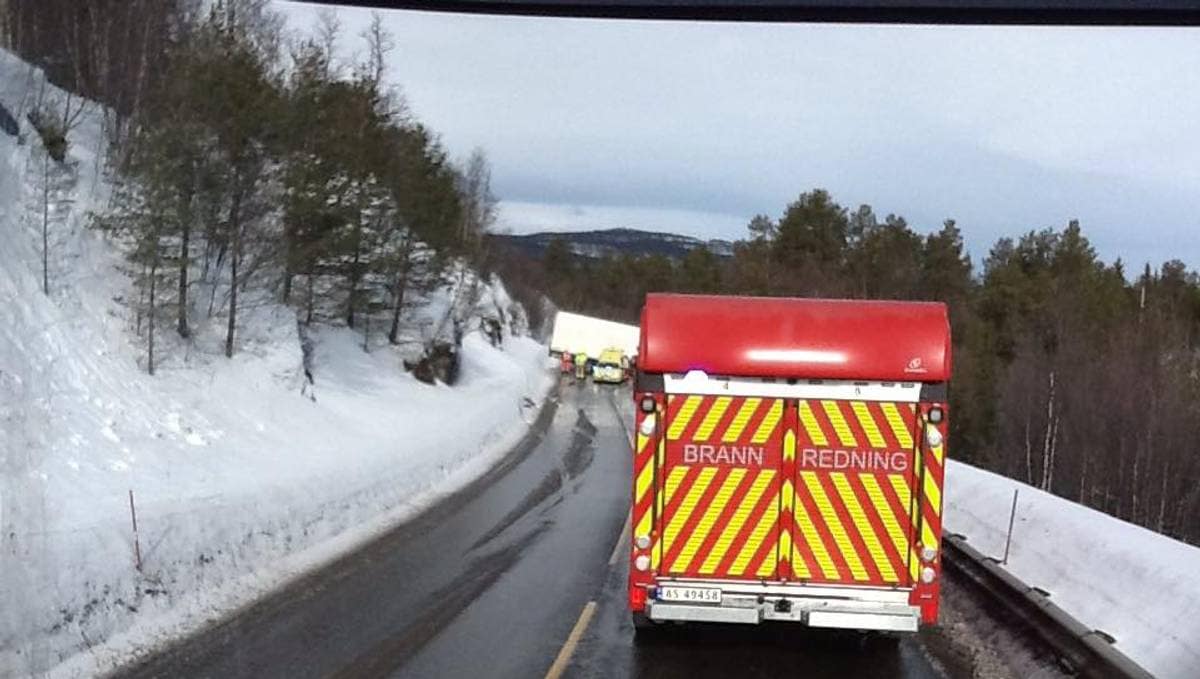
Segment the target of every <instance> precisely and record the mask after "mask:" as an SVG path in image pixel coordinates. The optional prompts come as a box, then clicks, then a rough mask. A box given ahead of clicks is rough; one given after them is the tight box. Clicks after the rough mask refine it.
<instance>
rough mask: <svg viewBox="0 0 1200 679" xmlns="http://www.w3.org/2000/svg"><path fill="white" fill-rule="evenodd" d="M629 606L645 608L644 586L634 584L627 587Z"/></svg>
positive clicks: (636, 609) (638, 608) (639, 609)
mask: <svg viewBox="0 0 1200 679" xmlns="http://www.w3.org/2000/svg"><path fill="white" fill-rule="evenodd" d="M629 608H631V609H633V610H635V611H641V610H644V609H645V608H646V588H645V587H638V586H636V585H634V586H631V587H630V588H629Z"/></svg>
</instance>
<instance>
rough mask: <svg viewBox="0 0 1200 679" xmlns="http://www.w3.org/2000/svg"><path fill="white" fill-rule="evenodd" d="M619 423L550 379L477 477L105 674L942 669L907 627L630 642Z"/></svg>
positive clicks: (933, 673) (610, 399)
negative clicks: (530, 420) (523, 424)
mask: <svg viewBox="0 0 1200 679" xmlns="http://www.w3.org/2000/svg"><path fill="white" fill-rule="evenodd" d="M631 417H632V404H631V402H630V400H629V398H628V393H627V392H626V391H624V390H623V389H617V388H609V387H597V386H596V385H593V384H591V383H587V384H585V385H575V384H573V383H571V382H564V383H563V384H562V385H561V388H560V389H559V392H558V396H557V397H556V398H555V399H554V400H552V401H551V403H549V404H548V405H547V407H546V408H545V409H544V410H543V413H542V416H541V417H540V418H539V420H538V422H537V423H536V424H535V426H534V427H533V429H532V430H531V434H530V436H529V437H527V438H526V440H525V441H524V442H523V443H522V444H521V445H520V446H518V447H517V448H516V449H515V450H514V451H513V452H512V453H511V454H510V455H509V456H508V457H506V458H505V460H504V461H503V462H502V463H501V464H500V465H499V466H498V467H497V468H496V469H494V470H493V471H492V472H490V473H489V474H487V475H486V476H485V477H484V478H481V479H479V480H478V481H477V482H475V483H473V484H471V485H470V486H469V487H468V488H466V489H464V490H463V491H462V492H460V493H457V494H455V495H454V496H452V497H450V498H447V499H446V500H444V501H443V502H441V503H440V504H438V505H437V506H435V507H433V508H432V509H430V510H429V511H428V512H426V513H425V514H423V515H422V516H421V517H419V518H417V519H415V520H414V521H412V522H409V523H407V524H405V525H403V526H400V527H399V528H397V529H396V530H394V531H393V532H391V533H389V534H388V535H386V536H384V537H382V538H380V539H379V540H378V541H376V542H374V543H372V544H371V545H369V546H367V547H366V548H364V549H362V550H360V551H358V552H356V553H354V554H350V555H348V556H346V557H344V558H343V559H341V560H339V561H337V562H336V563H334V564H332V565H331V566H330V567H328V568H326V569H324V570H322V571H320V572H317V573H314V574H312V575H310V576H308V577H306V578H303V579H301V580H300V581H298V582H296V583H294V584H292V585H291V586H289V587H287V588H286V589H284V590H282V591H280V592H278V593H276V594H274V595H272V596H269V597H267V598H266V599H264V600H263V601H261V602H259V603H258V604H256V605H254V606H252V607H250V608H249V609H247V610H246V611H244V612H243V613H242V614H240V615H239V616H237V617H235V618H232V619H229V620H227V621H225V622H223V623H221V624H219V625H216V626H214V627H212V628H210V629H208V630H206V631H205V632H203V633H201V634H199V635H197V636H195V637H193V638H190V639H188V640H185V641H183V642H181V643H178V644H176V645H174V646H172V647H170V648H168V649H166V650H165V651H163V652H162V653H159V654H158V655H156V656H153V657H151V658H149V659H148V660H146V661H145V662H143V663H142V664H141V665H139V666H137V667H135V668H132V669H130V670H127V671H125V672H123V673H122V674H121V675H120V676H122V677H184V676H186V677H222V678H226V677H288V678H303V677H388V676H391V677H520V678H526V677H543V676H546V673H547V671H548V670H549V669H550V668H551V666H552V665H554V664H555V663H556V662H557V663H558V665H559V666H560V667H561V668H563V669H565V670H566V671H565V676H579V677H682V676H687V677H725V676H729V677H733V676H737V677H767V676H771V677H777V676H804V677H811V678H814V679H819V678H821V677H839V678H842V677H863V678H869V677H888V678H897V677H903V678H908V677H939V676H941V674H940V673H939V672H938V671H937V670H935V669H934V668H933V666H932V665H931V664H930V662H929V660H928V659H927V655H926V653H925V651H924V650H923V648H922V646H921V637H914V638H908V639H904V640H901V641H896V640H890V639H881V638H876V637H864V636H861V635H857V634H830V633H824V632H823V633H817V632H813V631H808V630H804V629H801V628H796V627H792V626H782V625H781V626H768V627H762V628H741V627H732V628H731V627H707V628H693V627H684V628H678V629H671V630H668V633H666V634H663V635H660V636H659V637H657V638H656V639H655V640H654V642H653V643H650V644H637V645H635V644H634V640H633V628H632V626H631V624H630V622H629V619H628V613H627V612H626V608H625V602H624V597H625V582H624V581H625V577H626V568H627V564H626V559H624V558H623V556H624V554H623V553H620V554H619V555H618V554H617V553H616V552H614V547H615V546H616V545H617V542H618V539H627V538H623V537H622V532H623V528H624V527H625V519H626V516H627V513H628V495H629V483H630V481H629V479H630V473H631V472H630V464H631V455H630V454H629V444H628V439H627V433H626V432H627V428H628V426H629V422H630V420H631ZM614 557H616V558H614ZM585 611H586V612H585ZM573 630H574V634H572V632H573ZM569 637H573V639H572V641H574V642H577V643H568V639H569Z"/></svg>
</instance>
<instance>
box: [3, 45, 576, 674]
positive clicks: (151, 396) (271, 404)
mask: <svg viewBox="0 0 1200 679" xmlns="http://www.w3.org/2000/svg"><path fill="white" fill-rule="evenodd" d="M40 79H41V74H40V73H38V72H36V71H35V70H31V69H30V68H29V67H28V66H27V65H25V64H23V63H21V62H20V61H18V60H16V59H15V58H13V57H12V56H11V55H9V54H7V53H5V52H3V51H0V102H3V103H4V105H5V106H6V107H7V108H9V110H12V111H13V112H14V113H16V114H17V116H18V117H20V113H19V111H20V110H21V108H22V105H21V102H22V100H23V97H24V96H25V93H26V92H29V91H32V90H31V88H36V87H37V86H38V83H39V82H40ZM48 89H49V91H50V93H51V96H54V95H55V94H56V93H57V90H54V89H53V88H48ZM26 108H27V106H26ZM21 136H22V137H23V138H24V143H21V142H20V141H19V140H18V138H15V137H12V136H9V135H7V134H0V602H2V603H0V677H7V676H14V675H26V674H33V673H42V672H46V671H50V672H51V674H53V675H58V676H90V675H93V674H95V673H97V672H98V671H102V670H105V669H109V668H111V667H112V666H113V664H114V663H115V662H118V661H120V660H121V659H123V658H127V657H128V654H129V653H130V652H133V651H136V650H138V649H144V648H145V647H146V646H148V645H149V644H151V643H153V642H155V641H157V640H159V639H161V638H163V637H165V636H168V635H171V634H177V633H179V632H181V631H184V630H187V629H190V628H194V627H196V626H197V625H200V624H202V623H203V622H205V621H207V620H209V619H211V618H213V617H216V616H218V615H220V614H222V613H225V612H228V611H229V610H231V609H232V608H234V607H236V606H238V605H241V604H243V603H245V602H246V601H247V600H248V599H249V598H251V597H253V596H255V595H256V594H260V593H261V592H263V591H264V590H265V589H267V588H270V587H272V586H275V585H278V584H279V583H280V582H281V580H283V579H284V578H288V577H291V576H293V575H295V574H296V573H297V572H299V571H301V570H303V569H305V568H308V567H311V566H313V565H316V564H319V563H321V562H322V561H323V560H325V559H328V558H331V557H332V556H333V555H335V554H336V553H337V552H339V551H342V550H344V549H346V548H348V547H350V546H352V545H354V544H356V543H358V542H361V541H362V540H364V539H366V538H367V537H369V536H370V535H372V534H374V533H375V532H377V531H379V530H382V529H383V528H384V527H386V526H387V525H388V524H389V522H395V521H397V520H400V519H402V518H404V517H405V516H408V515H411V514H412V513H414V512H416V511H418V510H419V509H420V508H422V507H424V506H427V505H428V503H430V502H432V501H433V500H435V499H436V498H437V497H438V496H440V495H441V494H444V493H445V492H448V490H449V489H452V488H454V487H458V486H460V485H461V484H464V483H466V482H467V481H468V480H469V479H471V478H474V477H475V476H477V475H478V474H480V473H482V472H483V471H484V470H485V469H486V468H487V467H488V466H489V464H490V463H491V462H493V461H494V460H495V458H496V457H497V456H499V455H501V454H502V453H503V452H504V451H505V450H506V449H507V448H508V447H509V446H511V445H512V444H513V443H514V442H515V441H516V439H517V438H519V436H520V435H522V434H523V433H524V431H525V430H526V429H527V424H528V423H530V422H532V421H533V418H534V417H535V415H536V410H537V407H538V405H539V404H540V401H541V400H542V397H543V396H544V394H545V393H546V391H547V390H548V389H549V386H550V384H551V383H552V376H551V373H550V372H549V371H548V370H547V362H548V358H547V356H546V349H545V347H544V346H542V345H540V344H537V343H536V342H534V341H533V340H531V339H529V338H527V337H523V336H519V335H514V334H511V333H506V334H505V338H504V342H503V344H502V346H501V347H498V348H497V347H493V346H492V345H491V344H489V343H488V342H487V341H486V340H485V339H484V338H483V336H482V335H481V334H479V333H478V332H468V333H467V335H466V336H465V338H464V345H463V349H462V361H463V363H462V369H461V373H460V376H461V377H460V382H459V383H458V384H456V385H455V386H454V387H453V388H451V387H447V386H444V385H434V386H431V385H426V384H422V383H420V382H418V381H416V380H415V379H413V378H412V377H411V376H410V375H408V374H407V373H405V372H404V371H403V369H402V365H401V358H403V352H398V351H396V350H393V349H391V348H389V347H386V346H383V347H377V348H374V349H373V350H372V351H371V353H365V352H364V351H363V349H362V346H361V344H362V335H361V334H358V333H355V332H353V331H350V330H347V329H344V328H323V329H316V330H314V331H313V333H312V336H311V337H310V338H309V339H310V340H311V341H312V344H313V348H314V351H313V357H312V358H313V362H312V373H313V378H314V385H313V387H312V388H309V387H308V386H307V385H306V383H305V382H306V380H305V377H304V374H303V368H302V351H301V348H300V340H299V337H298V330H297V326H296V322H295V316H294V314H292V312H291V311H289V310H288V309H286V308H283V307H280V306H278V305H261V306H258V307H255V308H247V309H246V312H245V315H244V316H243V315H241V314H239V326H240V330H239V332H240V335H239V347H240V350H239V353H238V354H237V355H235V357H234V358H233V359H231V360H227V359H225V358H224V357H223V356H220V353H219V346H220V340H221V325H222V324H223V321H221V320H220V319H212V320H209V321H208V322H204V321H201V322H198V323H197V326H196V329H195V330H196V335H195V337H194V340H193V342H192V343H191V344H187V345H184V344H178V343H177V344H174V345H171V344H169V343H167V340H169V335H170V333H169V332H164V333H163V338H164V347H165V348H164V355H166V356H168V358H167V359H166V360H164V361H163V363H162V364H161V365H160V370H159V371H158V374H157V375H156V376H155V377H149V376H147V375H146V374H145V373H144V371H143V370H142V369H141V368H140V367H139V364H138V361H139V360H140V359H141V357H142V356H143V353H144V349H143V348H142V347H141V346H140V345H139V344H138V343H137V342H136V340H135V338H134V337H133V334H132V331H131V327H132V323H131V322H130V319H129V318H128V313H129V312H128V310H127V308H126V307H125V306H124V305H123V304H121V303H120V302H119V301H118V300H119V299H120V298H122V297H123V296H125V295H128V292H129V283H128V280H127V278H126V277H125V276H124V275H123V274H122V273H120V271H119V270H118V268H117V267H118V265H119V263H120V257H119V253H117V252H115V251H114V248H113V247H112V246H111V245H110V244H109V243H108V242H106V241H105V240H104V238H103V237H101V236H100V235H98V234H97V233H94V232H92V231H90V230H89V229H88V228H87V213H88V211H89V210H95V209H102V208H103V206H104V204H105V201H106V200H107V196H108V194H109V186H108V184H107V182H106V181H105V180H104V177H103V176H102V173H101V171H100V169H101V168H100V164H99V163H97V162H96V159H97V157H98V155H99V154H100V152H101V147H102V139H103V135H102V134H101V128H100V115H99V111H98V110H96V109H94V108H93V110H92V111H91V112H90V114H88V115H85V116H84V118H83V121H82V124H81V125H80V127H79V128H78V129H77V130H75V131H74V132H73V133H72V135H71V142H72V144H71V148H70V151H69V157H68V159H67V162H66V163H65V165H64V166H63V167H55V168H53V173H54V177H53V179H54V187H55V188H54V190H53V191H52V195H51V206H50V212H51V217H52V218H51V229H50V231H51V234H50V240H51V248H50V250H51V252H50V282H51V285H50V288H51V289H50V294H49V296H47V295H44V294H43V293H42V291H41V224H42V223H41V215H42V212H41V203H40V201H41V197H42V192H41V186H42V185H41V183H40V182H41V178H42V170H43V167H44V166H43V164H42V162H41V160H40V157H41V156H40V151H39V150H38V148H37V147H38V145H39V142H38V140H37V137H36V133H34V132H33V131H32V130H31V129H30V128H29V126H28V124H27V123H25V122H24V121H23V120H22V121H21ZM454 298H455V297H454V295H453V294H452V291H451V290H448V289H442V290H439V291H435V293H433V294H432V295H431V296H430V298H429V299H428V300H427V301H426V304H425V306H424V308H422V309H417V310H415V312H414V314H413V317H414V319H415V320H413V326H415V327H416V328H417V330H418V332H416V335H417V338H416V339H420V337H419V336H420V334H421V332H420V331H419V330H420V326H421V322H425V321H429V320H431V319H432V318H433V317H435V316H437V315H438V314H440V313H441V310H442V309H444V308H446V307H448V306H449V301H448V300H451V299H454ZM475 305H476V309H477V310H480V311H482V310H483V309H484V308H489V309H491V310H505V311H506V313H507V317H506V318H507V320H508V326H509V327H508V329H509V330H511V329H513V328H514V327H516V328H517V329H518V330H519V329H520V324H521V323H523V322H524V320H523V317H522V316H521V314H520V313H519V312H518V311H517V310H515V309H514V308H513V305H512V302H511V300H510V299H509V297H508V295H507V293H506V292H505V291H504V289H503V286H502V285H501V284H500V283H499V282H498V281H492V282H491V283H490V284H488V285H485V286H483V288H482V293H481V294H480V296H479V299H478V301H477V302H475ZM426 325H428V323H426ZM302 390H303V392H304V393H303V394H302V393H301V392H302ZM130 491H133V494H134V497H135V500H136V507H137V521H138V529H139V530H138V533H139V547H140V552H141V559H142V570H141V572H139V571H137V570H135V568H134V540H133V535H132V530H131V525H130V523H131V522H130V518H131V517H130V497H129V493H130Z"/></svg>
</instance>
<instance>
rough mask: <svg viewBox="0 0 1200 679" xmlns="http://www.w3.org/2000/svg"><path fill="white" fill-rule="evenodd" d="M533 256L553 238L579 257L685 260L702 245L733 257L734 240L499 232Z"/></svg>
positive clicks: (626, 232) (634, 233)
mask: <svg viewBox="0 0 1200 679" xmlns="http://www.w3.org/2000/svg"><path fill="white" fill-rule="evenodd" d="M495 238H496V239H497V240H499V241H501V242H504V243H508V244H510V245H512V246H514V247H516V248H517V249H518V250H521V251H522V252H524V253H525V254H528V255H530V256H532V257H538V258H540V257H541V256H542V255H543V254H544V253H545V251H546V248H547V247H548V246H549V245H550V243H551V241H554V240H555V239H561V240H563V241H565V242H566V243H567V245H568V246H570V248H571V252H573V253H575V254H576V255H577V256H579V257H588V258H592V259H598V258H600V257H607V256H613V255H633V256H646V255H663V256H665V257H670V258H672V259H682V258H683V257H684V255H686V254H687V253H688V252H691V251H692V250H695V249H696V248H698V247H706V248H708V249H709V250H710V251H712V253H713V254H715V255H717V256H718V257H731V256H733V242H732V241H727V240H721V239H711V240H703V239H700V238H695V237H693V236H683V235H680V234H677V233H665V232H661V231H641V230H639V229H624V228H622V229H598V230H594V231H542V232H539V233H530V234H523V235H497V236H495Z"/></svg>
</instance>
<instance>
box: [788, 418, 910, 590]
mask: <svg viewBox="0 0 1200 679" xmlns="http://www.w3.org/2000/svg"><path fill="white" fill-rule="evenodd" d="M796 408H797V418H796V419H797V441H798V443H797V446H798V448H799V449H800V451H801V452H800V458H801V462H800V463H799V464H798V469H797V472H796V475H797V481H796V502H795V507H794V513H793V520H794V523H795V525H796V526H797V531H796V539H795V540H794V544H793V554H792V564H793V571H794V573H795V577H797V578H799V579H803V580H807V581H812V582H831V583H860V584H871V585H899V584H907V583H908V582H910V581H911V578H912V577H913V572H914V571H913V570H912V568H913V567H916V556H915V548H914V545H913V541H912V534H913V522H912V519H911V508H910V497H911V493H910V490H909V489H910V488H911V487H912V484H913V476H912V474H913V469H912V463H911V460H912V459H913V457H914V455H913V441H914V438H913V434H914V432H915V426H916V414H915V407H914V405H913V404H907V403H890V402H882V403H880V402H872V401H841V400H839V401H834V400H815V399H813V400H800V401H798V402H797V404H796ZM826 450H843V451H844V450H851V451H860V452H861V453H864V454H870V453H874V452H877V451H880V452H882V453H883V454H885V455H892V454H896V453H901V452H903V456H902V457H903V459H904V460H905V464H904V466H903V469H885V470H881V469H856V468H846V469H828V468H807V467H806V466H805V464H804V462H805V461H807V460H811V459H815V455H816V452H815V451H826ZM888 459H889V461H891V460H892V458H890V457H889V458H888Z"/></svg>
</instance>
